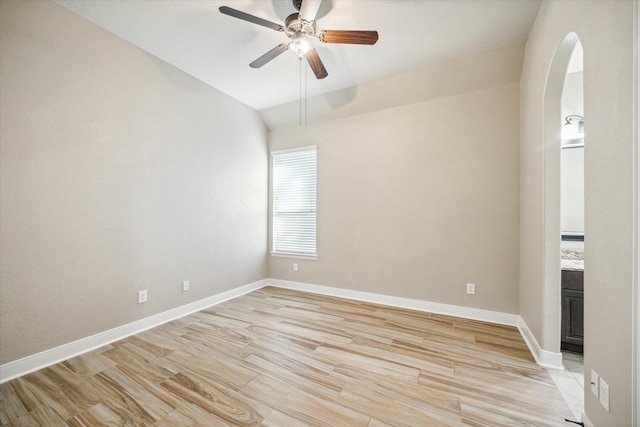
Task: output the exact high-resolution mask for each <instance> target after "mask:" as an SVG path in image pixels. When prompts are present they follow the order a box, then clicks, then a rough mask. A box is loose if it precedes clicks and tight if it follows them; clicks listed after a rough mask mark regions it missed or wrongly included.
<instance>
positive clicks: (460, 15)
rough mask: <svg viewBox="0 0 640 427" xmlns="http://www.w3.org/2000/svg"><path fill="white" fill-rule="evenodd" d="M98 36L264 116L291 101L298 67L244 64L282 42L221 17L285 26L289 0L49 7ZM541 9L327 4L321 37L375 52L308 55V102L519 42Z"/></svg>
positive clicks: (155, 0)
mask: <svg viewBox="0 0 640 427" xmlns="http://www.w3.org/2000/svg"><path fill="white" fill-rule="evenodd" d="M56 1H57V2H58V3H59V4H61V5H63V6H65V7H67V8H68V9H70V10H72V11H74V12H76V13H78V14H80V15H81V16H84V17H85V18H87V19H89V20H91V21H93V22H94V23H96V24H98V25H99V26H101V27H103V28H105V29H107V30H108V31H111V32H112V33H114V34H116V35H118V36H120V37H121V38H123V39H125V40H127V41H129V42H130V43H133V44H134V45H136V46H138V47H140V48H142V49H144V50H146V51H147V52H149V53H151V54H153V55H155V56H157V57H158V58H160V59H162V60H164V61H166V62H168V63H170V64H172V65H174V66H175V67H177V68H179V69H181V70H183V71H185V72H186V73H188V74H190V75H192V76H194V77H196V78H198V79H200V80H202V81H203V82H205V83H207V84H209V85H211V86H213V87H215V88H216V89H218V90H220V91H222V92H224V93H226V94H227V95H229V96H231V97H233V98H235V99H237V100H239V101H241V102H243V103H245V104H247V105H249V106H251V107H253V108H255V109H256V110H261V109H264V108H268V107H272V106H275V105H280V104H284V103H287V102H291V101H294V100H297V99H298V97H299V93H300V66H299V64H298V60H297V58H296V56H295V54H294V53H292V52H285V53H284V54H282V55H281V56H279V57H277V58H276V59H274V60H273V61H271V62H270V63H268V64H266V65H265V66H264V67H262V68H260V69H252V68H250V67H249V65H248V64H249V63H250V62H252V61H253V60H254V59H256V58H258V57H259V56H261V55H262V54H263V53H265V52H267V51H268V50H270V49H271V48H273V47H275V46H276V45H278V44H280V43H282V42H287V41H288V39H287V38H286V36H285V35H284V34H283V33H279V32H276V31H273V30H271V29H268V28H265V27H261V26H258V25H255V24H251V23H248V22H245V21H242V20H239V19H235V18H232V17H229V16H226V15H223V14H221V13H220V12H219V11H218V8H219V7H220V6H223V5H226V6H229V7H232V8H234V9H238V10H241V11H243V12H247V13H250V14H252V15H256V16H259V17H261V18H264V19H267V20H270V21H273V22H277V23H283V21H284V19H285V18H286V17H287V16H288V15H289V14H291V13H293V12H295V10H294V8H293V5H292V3H291V0H225V1H220V0H199V1H197V0H163V1H159V0H135V1H132V0H56ZM539 7H540V1H539V0H324V1H323V3H322V6H321V7H320V11H319V13H318V16H317V18H316V21H317V26H318V29H325V30H377V31H378V33H379V37H380V38H379V41H378V43H377V44H376V45H374V46H359V45H339V44H323V43H321V42H317V44H316V45H315V47H316V49H317V51H318V53H319V54H320V57H321V58H322V60H323V62H324V65H325V67H326V68H327V71H328V72H329V76H328V77H327V78H325V79H323V80H316V79H315V77H314V76H313V73H312V72H311V70H310V69H308V66H307V65H306V64H303V65H304V67H305V68H304V69H303V70H305V69H307V70H308V95H309V96H314V95H319V94H324V93H328V92H332V91H335V90H339V89H344V88H347V87H351V86H355V85H358V84H361V83H364V82H368V81H372V80H376V79H380V78H384V77H388V76H391V75H394V74H397V73H401V72H406V71H410V70H414V69H418V68H421V67H424V66H426V65H429V64H434V63H438V62H443V61H446V60H451V59H454V58H459V57H462V56H465V55H470V54H474V53H479V52H482V51H487V50H491V49H496V48H499V47H504V46H508V45H511V44H514V43H519V42H522V41H525V40H526V39H527V37H528V34H529V31H530V30H531V27H532V25H533V22H534V20H535V17H536V14H537V12H538V9H539Z"/></svg>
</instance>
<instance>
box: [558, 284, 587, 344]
mask: <svg viewBox="0 0 640 427" xmlns="http://www.w3.org/2000/svg"><path fill="white" fill-rule="evenodd" d="M561 333H562V339H561V341H562V343H561V348H562V349H563V350H569V351H576V352H580V353H582V345H583V343H584V291H576V290H573V289H562V331H561Z"/></svg>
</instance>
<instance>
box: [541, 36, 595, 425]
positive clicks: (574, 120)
mask: <svg viewBox="0 0 640 427" xmlns="http://www.w3.org/2000/svg"><path fill="white" fill-rule="evenodd" d="M576 52H580V53H581V52H582V45H581V43H580V41H579V38H578V36H577V34H575V33H569V34H567V35H566V36H565V37H564V39H563V40H562V41H561V42H560V44H559V45H558V48H557V49H556V52H555V54H554V57H553V60H552V62H551V67H550V69H549V74H548V76H547V82H546V86H545V94H544V274H543V279H544V285H543V292H544V295H543V306H542V310H543V313H542V342H541V347H542V349H543V351H544V352H545V354H546V355H547V357H548V359H547V361H546V362H547V363H546V365H548V366H551V367H556V368H559V369H562V368H563V355H562V352H561V351H562V350H561V348H565V350H566V343H565V342H564V341H566V336H567V332H566V327H567V324H566V322H567V313H563V303H564V304H565V310H567V308H566V307H567V293H566V289H563V287H565V288H566V286H565V285H566V280H567V277H571V278H577V277H578V275H577V273H576V274H575V275H574V274H573V273H574V272H572V274H571V275H569V276H567V271H566V270H565V271H563V270H562V264H563V261H562V257H563V254H566V253H567V250H568V249H571V250H575V252H576V253H577V252H579V251H578V250H580V249H582V250H583V248H584V246H583V241H582V242H580V238H582V239H584V172H583V171H584V169H583V168H584V160H583V159H584V154H583V152H582V153H580V151H581V150H579V149H577V148H581V149H582V150H584V148H582V147H584V146H585V141H584V135H582V137H581V138H578V137H577V136H576V133H578V132H579V131H581V132H583V129H584V123H585V120H584V114H583V110H582V75H581V73H582V58H581V55H577V56H579V58H577V57H576V55H574V54H575V53H576ZM572 57H573V61H572ZM577 62H579V64H578V63H577ZM578 70H579V72H580V75H579V76H578V75H576V74H575V73H576V72H578ZM568 72H569V74H568ZM578 77H579V87H577V84H576V81H575V80H576V79H578ZM568 86H574V87H573V88H571V89H572V90H569V88H568ZM578 89H579V92H580V93H579V96H578V97H579V102H577V101H576V100H574V101H576V102H568V99H567V97H569V96H576V91H577V90H578ZM563 95H564V99H563ZM578 103H579V104H580V105H579V106H578V105H577V104H578ZM565 125H566V126H565ZM563 130H564V131H565V132H566V131H573V132H570V133H572V134H573V135H572V136H570V137H568V136H566V135H565V136H564V141H563ZM578 139H582V140H581V141H578ZM569 144H572V145H570V146H568V145H569ZM563 145H564V148H563ZM565 149H567V150H568V149H571V152H570V153H569V152H568V151H567V152H565V151H564V150H565ZM580 154H582V157H580ZM576 159H577V160H576ZM578 161H582V164H581V165H580V166H581V169H579V173H581V174H582V177H581V179H582V189H581V191H582V194H581V195H579V194H570V196H572V197H567V196H568V194H567V179H566V176H565V177H564V178H563V172H566V170H565V171H563V166H564V167H565V168H566V167H568V165H575V164H577V163H578ZM573 184H575V183H573ZM563 186H564V187H565V188H564V191H562V190H561V189H562V188H563ZM567 204H572V205H574V206H571V207H574V208H578V207H579V209H574V211H579V212H572V213H571V215H569V214H567V212H569V211H570V209H568V208H569V206H567ZM580 204H581V205H580ZM568 216H571V218H569V217H568ZM579 217H581V218H580V219H581V220H582V223H581V224H579V222H580V221H577V219H578V218H579ZM563 249H564V250H563ZM569 252H571V251H569ZM576 256H577V255H576ZM576 264H577V263H576ZM582 265H584V264H582ZM563 276H565V285H563V280H562V277H563ZM582 278H583V272H582V271H580V272H579V279H580V282H581V283H583V280H582ZM581 283H580V284H581ZM582 289H583V288H582V287H580V290H579V291H575V290H570V291H569V292H570V295H571V297H572V298H573V299H572V300H571V301H570V304H569V307H573V310H574V311H575V310H576V309H577V308H579V310H580V313H579V314H580V315H582V307H583V304H582V301H583V300H580V301H577V299H576V295H578V294H580V296H581V295H582V292H583V291H582ZM571 304H573V305H571ZM572 315H574V316H575V312H574V313H572ZM563 316H564V322H565V324H564V325H563ZM572 320H574V322H575V320H576V319H572ZM581 324H582V322H580V325H581ZM576 325H577V323H574V324H573V326H574V327H575V326H576ZM580 329H581V326H580ZM574 332H575V331H574ZM574 335H575V334H574ZM569 341H571V340H569ZM561 342H562V344H561ZM576 342H577V341H575V342H574V341H572V343H571V344H570V346H569V348H571V350H572V351H579V349H578V347H581V343H579V344H580V345H574V344H576ZM580 363H581V362H580ZM580 375H581V374H580ZM552 376H553V375H552ZM576 384H578V382H577V381H576ZM577 386H578V390H573V391H572V394H577V395H578V396H577V399H579V402H574V405H569V406H570V407H571V409H572V410H574V412H576V411H577V412H579V413H580V416H581V414H582V412H583V408H584V406H583V405H584V391H583V389H582V388H581V386H579V385H577ZM560 391H561V392H562V393H563V395H565V393H564V392H563V390H560ZM565 400H567V398H566V396H565ZM567 403H569V401H567ZM576 407H577V408H579V409H578V410H576Z"/></svg>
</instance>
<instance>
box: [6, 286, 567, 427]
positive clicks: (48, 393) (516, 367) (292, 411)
mask: <svg viewBox="0 0 640 427" xmlns="http://www.w3.org/2000/svg"><path fill="white" fill-rule="evenodd" d="M0 403H1V408H0V423H2V425H3V426H4V425H8V426H38V425H40V426H98V425H115V426H120V425H127V426H148V425H153V426H157V427H169V426H176V427H188V426H223V425H262V426H301V425H325V426H372V427H373V426H375V427H378V426H387V425H391V426H440V425H444V426H459V425H465V426H467V425H472V426H492V427H493V426H501V425H510V426H514V425H515V426H525V425H526V426H566V425H567V423H565V422H564V418H565V417H566V416H571V411H570V410H569V409H568V408H567V406H566V404H565V403H564V401H563V400H562V397H561V395H560V393H559V392H558V390H557V389H556V388H555V386H554V383H553V382H552V380H551V379H550V377H549V375H548V373H547V372H546V371H545V370H544V369H541V368H540V367H538V366H537V365H536V364H535V363H534V361H533V359H532V357H531V355H530V353H529V352H528V350H527V347H526V345H525V344H524V342H523V340H522V338H521V337H520V335H519V333H518V331H517V329H516V328H513V327H508V326H499V325H492V324H488V323H483V322H478V321H471V320H464V319H459V318H454V317H448V316H443V315H436V314H428V313H420V312H415V311H410V310H403V309H397V308H390V307H384V306H379V305H374V304H368V303H361V302H355V301H349V300H343V299H339V298H331V297H326V296H319V295H313V294H307V293H301V292H296V291H290V290H283V289H278V288H271V287H268V288H263V289H261V290H258V291H255V292H252V293H250V294H248V295H245V296H243V297H240V298H237V299H234V300H232V301H228V302H226V303H223V304H220V305H217V306H215V307H212V308H210V309H208V310H204V311H202V312H199V313H196V314H193V315H190V316H187V317H184V318H182V319H179V320H176V321H173V322H170V323H168V324H165V325H163V326H159V327H156V328H154V329H151V330H149V331H146V332H143V333H140V334H138V335H135V336H133V337H129V338H127V339H124V340H122V341H118V342H116V343H114V344H112V345H108V346H105V347H103V348H100V349H98V350H96V351H93V352H90V353H88V354H85V355H83V356H79V357H76V358H74V359H70V360H68V361H66V362H63V363H59V364H57V365H54V366H51V367H49V368H45V369H42V370H40V371H38V372H35V373H32V374H29V375H26V376H23V377H21V378H19V379H16V380H13V381H10V382H8V383H5V384H3V385H1V386H0Z"/></svg>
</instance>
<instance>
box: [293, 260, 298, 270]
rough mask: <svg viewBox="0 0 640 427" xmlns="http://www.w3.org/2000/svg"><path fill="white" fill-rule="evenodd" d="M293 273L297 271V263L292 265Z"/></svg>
mask: <svg viewBox="0 0 640 427" xmlns="http://www.w3.org/2000/svg"><path fill="white" fill-rule="evenodd" d="M293 271H298V263H297V262H294V263H293Z"/></svg>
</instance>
